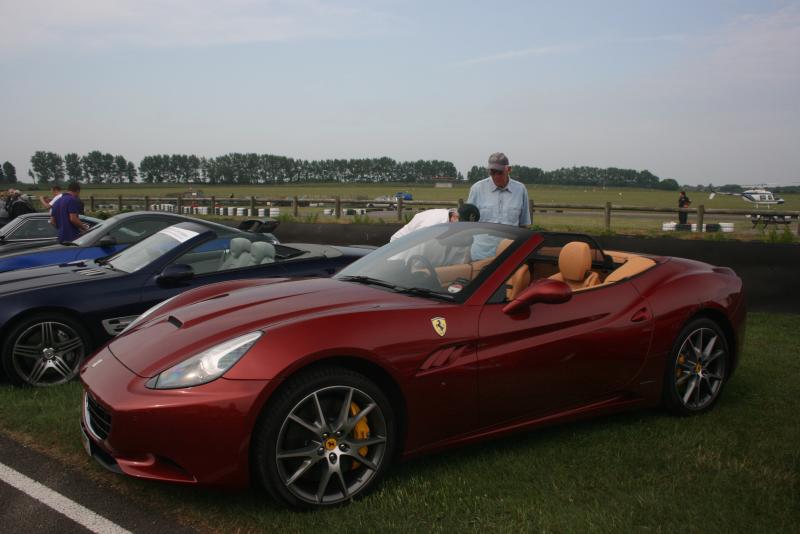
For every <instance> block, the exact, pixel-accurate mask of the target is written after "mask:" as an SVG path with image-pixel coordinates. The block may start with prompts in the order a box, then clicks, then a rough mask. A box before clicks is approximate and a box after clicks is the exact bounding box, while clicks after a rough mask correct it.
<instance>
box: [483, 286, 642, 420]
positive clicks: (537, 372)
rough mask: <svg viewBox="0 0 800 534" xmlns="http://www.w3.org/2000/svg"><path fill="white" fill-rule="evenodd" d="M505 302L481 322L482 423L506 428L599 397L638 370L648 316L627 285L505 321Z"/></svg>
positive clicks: (581, 294) (540, 306)
mask: <svg viewBox="0 0 800 534" xmlns="http://www.w3.org/2000/svg"><path fill="white" fill-rule="evenodd" d="M502 308H503V303H490V304H486V305H485V306H484V307H483V310H482V312H481V316H480V319H479V337H480V342H479V349H478V367H479V375H478V380H479V391H480V406H481V417H482V422H483V423H484V424H486V425H494V424H502V423H508V422H511V421H513V420H515V419H520V418H522V419H527V418H533V417H539V416H542V415H546V414H549V413H554V412H558V411H560V410H564V409H568V408H571V407H576V406H580V405H582V404H587V403H590V402H593V401H595V400H602V399H604V398H607V397H609V396H612V395H614V394H617V393H619V392H620V391H622V390H624V388H625V386H626V385H627V384H628V383H630V382H631V380H633V379H634V378H635V377H636V375H637V373H638V371H639V369H640V368H641V367H642V364H643V363H644V360H645V358H646V355H647V351H648V348H649V343H650V338H651V334H652V328H653V326H652V318H651V317H652V314H651V312H650V310H649V307H648V305H647V304H646V302H644V301H643V299H642V298H641V297H640V295H639V293H638V292H637V291H636V289H635V288H634V287H633V285H632V284H631V283H630V282H620V283H616V284H611V285H608V286H600V287H597V288H593V289H587V290H582V291H576V292H574V293H573V295H572V298H571V299H570V300H569V301H568V302H565V303H562V304H544V303H537V304H533V305H532V306H531V307H530V309H529V310H528V311H527V312H526V313H521V314H518V315H514V316H510V315H506V314H505V313H503V311H502Z"/></svg>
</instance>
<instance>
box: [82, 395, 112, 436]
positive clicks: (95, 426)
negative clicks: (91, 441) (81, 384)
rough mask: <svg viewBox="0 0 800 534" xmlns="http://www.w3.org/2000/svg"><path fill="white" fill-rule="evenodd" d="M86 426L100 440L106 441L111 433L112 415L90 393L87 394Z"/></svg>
mask: <svg viewBox="0 0 800 534" xmlns="http://www.w3.org/2000/svg"><path fill="white" fill-rule="evenodd" d="M86 424H87V425H88V426H89V430H90V431H91V432H92V434H94V435H95V436H96V437H97V438H99V439H100V440H104V439H106V438H107V437H108V435H109V434H110V433H111V414H110V413H108V412H107V411H106V409H105V408H103V407H102V406H100V405H99V404H98V403H97V401H96V400H94V398H93V397H92V396H91V395H90V394H89V393H87V394H86Z"/></svg>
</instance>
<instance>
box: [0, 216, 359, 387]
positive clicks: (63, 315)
mask: <svg viewBox="0 0 800 534" xmlns="http://www.w3.org/2000/svg"><path fill="white" fill-rule="evenodd" d="M216 230H217V231H215V230H212V229H210V228H209V227H208V226H206V225H204V224H199V223H194V222H191V223H181V224H177V225H174V226H169V227H167V228H163V229H161V230H159V231H158V232H156V233H154V234H153V235H151V236H150V237H148V238H147V239H145V240H144V241H141V242H140V243H137V244H136V245H133V246H131V247H130V248H128V249H126V250H124V251H122V252H120V253H119V254H117V255H115V256H111V257H109V258H106V259H100V260H78V261H73V262H70V263H64V264H61V265H53V266H47V267H38V268H32V269H25V270H18V271H13V272H8V273H4V274H0V351H2V353H1V354H0V356H1V357H2V367H3V370H4V371H5V373H6V375H7V377H8V379H9V380H10V381H12V382H13V383H18V384H30V385H35V386H48V385H55V384H60V383H63V382H66V381H68V380H70V379H72V378H73V377H74V376H75V374H76V373H77V372H78V369H79V366H80V363H81V362H82V361H83V359H84V358H85V357H86V356H88V355H89V354H90V353H91V352H92V351H93V350H94V349H95V348H97V347H98V346H100V345H101V344H102V343H103V342H105V341H107V340H108V339H110V338H111V337H113V336H114V335H116V334H118V333H119V332H121V331H122V330H123V329H124V328H125V327H126V326H127V325H128V324H130V323H131V322H132V321H133V320H134V319H136V317H137V316H139V315H140V314H142V313H143V312H144V311H145V310H147V309H149V308H151V307H152V306H154V305H155V304H157V303H159V302H162V301H164V300H166V299H169V298H171V297H173V296H175V295H177V294H179V293H181V292H183V291H186V290H187V289H191V288H195V287H199V286H204V285H207V284H213V283H215V282H222V281H228V280H236V279H247V278H255V277H289V276H291V277H320V276H321V277H327V276H331V275H332V274H334V273H336V272H337V271H339V270H340V269H341V268H343V267H344V266H346V265H348V264H350V263H351V262H353V261H355V260H356V259H358V258H360V257H362V256H364V255H365V254H367V253H368V252H369V251H370V249H369V248H356V247H332V246H323V245H311V244H285V245H282V244H276V243H272V242H270V241H269V240H268V239H267V238H266V236H261V237H260V238H259V239H256V240H250V239H247V238H244V237H241V234H242V232H241V231H239V230H236V229H234V228H228V227H225V226H220V227H219V228H217V229H216Z"/></svg>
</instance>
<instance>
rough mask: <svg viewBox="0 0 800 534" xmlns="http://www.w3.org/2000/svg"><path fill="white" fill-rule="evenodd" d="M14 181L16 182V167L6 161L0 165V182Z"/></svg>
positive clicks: (13, 182)
mask: <svg viewBox="0 0 800 534" xmlns="http://www.w3.org/2000/svg"><path fill="white" fill-rule="evenodd" d="M15 183H17V169H15V168H14V166H13V165H12V164H11V162H10V161H6V162H4V163H3V164H2V165H0V184H15Z"/></svg>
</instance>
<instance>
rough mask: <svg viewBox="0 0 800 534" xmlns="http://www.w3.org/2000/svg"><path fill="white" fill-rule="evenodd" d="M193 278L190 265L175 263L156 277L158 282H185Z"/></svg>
mask: <svg viewBox="0 0 800 534" xmlns="http://www.w3.org/2000/svg"><path fill="white" fill-rule="evenodd" d="M192 278H194V270H193V269H192V267H191V266H190V265H186V264H183V263H175V264H173V265H167V266H166V267H164V270H163V271H161V274H160V275H159V276H158V280H159V282H185V281H187V280H191V279H192Z"/></svg>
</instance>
